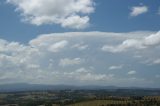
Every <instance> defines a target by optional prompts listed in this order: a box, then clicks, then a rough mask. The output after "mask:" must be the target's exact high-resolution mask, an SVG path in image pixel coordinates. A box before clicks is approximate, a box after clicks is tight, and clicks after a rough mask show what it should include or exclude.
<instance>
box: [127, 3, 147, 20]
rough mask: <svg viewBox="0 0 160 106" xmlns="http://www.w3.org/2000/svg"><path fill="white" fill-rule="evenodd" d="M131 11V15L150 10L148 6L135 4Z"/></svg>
mask: <svg viewBox="0 0 160 106" xmlns="http://www.w3.org/2000/svg"><path fill="white" fill-rule="evenodd" d="M131 10H132V11H131V13H130V16H134V17H135V16H138V15H140V14H144V13H146V12H148V7H147V6H135V7H132V8H131Z"/></svg>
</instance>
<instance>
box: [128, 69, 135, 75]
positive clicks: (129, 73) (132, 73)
mask: <svg viewBox="0 0 160 106" xmlns="http://www.w3.org/2000/svg"><path fill="white" fill-rule="evenodd" d="M136 73H137V72H136V71H134V70H132V71H129V72H128V73H127V74H128V75H134V74H136Z"/></svg>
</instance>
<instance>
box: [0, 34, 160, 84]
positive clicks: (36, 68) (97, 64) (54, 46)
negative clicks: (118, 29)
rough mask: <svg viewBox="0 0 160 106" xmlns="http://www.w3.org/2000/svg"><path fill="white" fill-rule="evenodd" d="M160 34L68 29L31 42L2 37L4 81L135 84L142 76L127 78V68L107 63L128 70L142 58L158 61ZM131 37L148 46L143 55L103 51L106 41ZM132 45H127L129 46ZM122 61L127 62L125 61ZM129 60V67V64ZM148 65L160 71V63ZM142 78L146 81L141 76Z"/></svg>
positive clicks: (0, 52)
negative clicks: (11, 40)
mask: <svg viewBox="0 0 160 106" xmlns="http://www.w3.org/2000/svg"><path fill="white" fill-rule="evenodd" d="M151 33H152V34H151ZM151 35H152V37H151ZM149 36H150V37H149ZM157 36H158V35H157V34H155V32H129V33H108V32H67V33H52V34H44V35H40V36H38V37H37V38H35V39H32V40H30V41H29V43H28V44H21V43H18V42H9V41H6V40H2V39H0V84H2V83H10V82H12V83H17V82H25V83H40V84H78V85H79V84H81V85H84V84H95V85H96V84H97V85H104V84H105V85H107V84H109V85H110V84H113V85H116V84H118V85H120V84H126V85H131V83H130V82H132V83H133V82H134V83H136V82H137V81H138V80H135V79H133V80H134V81H133V80H128V81H126V79H128V78H125V77H126V76H125V75H126V73H124V72H125V71H113V72H112V71H106V68H105V67H106V66H109V65H110V64H117V65H114V66H111V67H108V69H109V68H110V69H111V70H114V69H121V68H123V70H128V69H127V68H128V67H129V68H130V69H135V68H136V69H137V68H138V67H139V61H144V60H146V59H147V58H151V61H149V62H153V60H156V59H157V62H158V59H159V50H160V47H158V45H159V43H158V42H159V41H158V37H157ZM156 38H157V39H156ZM128 39H134V40H137V41H138V42H141V41H142V43H143V46H145V48H148V49H145V50H146V51H145V53H144V52H142V51H139V52H138V53H137V54H138V55H141V56H143V57H142V58H140V59H137V58H134V57H133V56H134V55H133V54H134V52H136V51H128V52H124V53H122V54H111V53H108V52H102V51H101V47H102V46H103V45H104V44H107V45H117V44H119V43H121V42H123V41H126V40H128ZM148 39H149V40H148ZM151 39H152V40H151ZM154 39H156V40H154ZM150 40H151V41H153V42H154V43H153V42H151V41H150ZM82 48H83V49H82ZM87 48H89V49H87ZM132 48H133V47H132ZM77 49H78V50H77ZM128 49H129V48H126V50H128ZM134 49H135V48H134ZM82 50H83V51H82ZM157 62H156V63H157ZM122 63H123V65H121V64H122ZM133 63H134V64H133ZM126 64H127V67H126V66H125V65H126ZM141 65H142V67H144V70H143V68H142V67H141V72H142V73H145V74H147V76H145V77H147V78H148V79H150V78H151V77H153V76H151V75H150V74H149V71H146V69H145V68H146V67H145V66H146V65H144V64H141ZM147 67H150V68H147V70H154V71H155V73H157V74H158V69H159V66H158V65H157V66H156V67H157V68H156V69H155V68H153V67H154V66H153V65H149V66H147ZM121 70H122V69H121ZM137 70H140V69H137ZM137 73H138V71H137ZM139 76H140V77H141V75H138V76H137V74H135V75H134V77H135V78H137V79H138V78H139ZM128 77H131V76H128ZM145 77H144V76H142V79H147V78H145ZM121 79H125V80H121ZM153 80H154V79H153ZM124 82H125V83H124ZM142 82H144V81H143V80H141V83H142ZM137 83H139V82H137ZM137 83H136V84H137ZM154 83H155V85H156V84H158V83H159V82H158V81H157V82H156V81H155V82H154ZM146 84H148V83H146Z"/></svg>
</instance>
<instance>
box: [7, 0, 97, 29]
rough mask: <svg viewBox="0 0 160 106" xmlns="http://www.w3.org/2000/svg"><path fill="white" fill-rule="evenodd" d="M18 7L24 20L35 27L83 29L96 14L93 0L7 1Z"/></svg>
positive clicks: (17, 9)
mask: <svg viewBox="0 0 160 106" xmlns="http://www.w3.org/2000/svg"><path fill="white" fill-rule="evenodd" d="M7 2H8V3H10V4H13V5H15V6H16V11H19V12H20V13H21V16H22V17H23V18H22V20H23V21H25V22H29V23H31V24H34V25H38V26H39V25H43V24H60V25H61V26H62V27H67V28H74V29H82V28H85V27H87V26H88V24H89V16H88V15H89V14H90V13H93V12H94V2H93V0H58V1H57V0H45V1H44V0H7Z"/></svg>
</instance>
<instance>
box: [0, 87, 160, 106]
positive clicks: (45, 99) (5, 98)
mask: <svg viewBox="0 0 160 106" xmlns="http://www.w3.org/2000/svg"><path fill="white" fill-rule="evenodd" d="M0 106H160V91H159V90H127V89H125V90H56V91H29V92H8V93H0Z"/></svg>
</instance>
